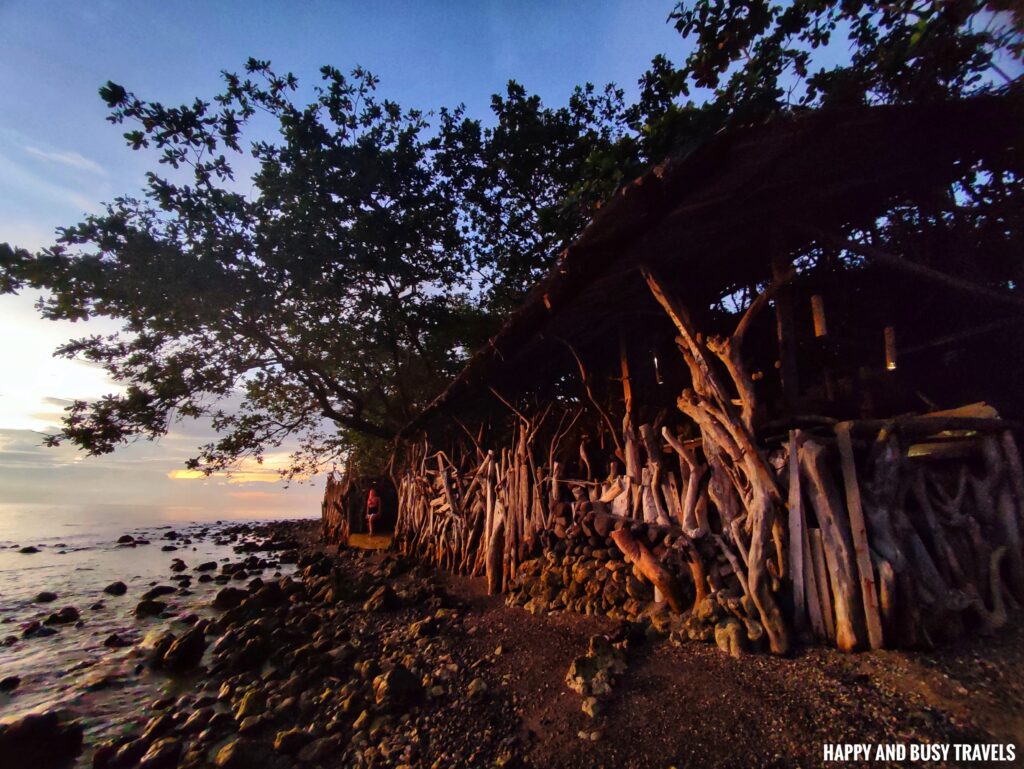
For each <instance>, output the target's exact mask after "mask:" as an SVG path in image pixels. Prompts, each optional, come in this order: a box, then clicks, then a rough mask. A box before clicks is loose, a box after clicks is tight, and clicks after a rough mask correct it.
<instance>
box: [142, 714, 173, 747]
mask: <svg viewBox="0 0 1024 769" xmlns="http://www.w3.org/2000/svg"><path fill="white" fill-rule="evenodd" d="M175 720H176V719H175V717H174V714H173V713H171V712H170V711H167V712H165V713H161V714H160V715H158V716H153V718H151V719H149V721H147V722H146V728H145V729H143V730H142V734H141V736H140V737H139V739H140V740H142V741H143V742H145V743H146V744H147V745H148V744H150V743H151V742H152V741H153V740H155V739H157V738H158V737H163V736H164V735H165V734H167V733H168V732H170V731H171V729H173V728H174V723H175Z"/></svg>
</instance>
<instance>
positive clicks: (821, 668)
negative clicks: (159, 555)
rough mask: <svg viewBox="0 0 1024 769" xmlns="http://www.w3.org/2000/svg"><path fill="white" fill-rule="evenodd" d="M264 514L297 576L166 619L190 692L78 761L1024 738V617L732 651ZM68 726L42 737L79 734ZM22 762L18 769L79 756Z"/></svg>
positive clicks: (676, 750)
mask: <svg viewBox="0 0 1024 769" xmlns="http://www.w3.org/2000/svg"><path fill="white" fill-rule="evenodd" d="M258 527H259V529H260V533H259V534H258V535H255V534H254V537H260V538H264V539H265V541H264V542H263V543H262V544H260V543H252V544H250V545H247V547H252V548H256V547H270V548H272V549H270V550H265V551H258V552H259V553H262V554H264V555H267V556H268V557H267V558H266V561H267V562H268V563H272V562H273V561H274V558H273V554H274V553H275V552H277V553H280V552H283V551H284V548H282V547H281V543H283V542H288V541H291V542H292V543H294V548H293V549H294V550H295V551H296V553H297V556H298V557H297V560H298V564H297V566H296V572H295V575H294V577H292V576H288V575H284V576H282V577H280V578H277V579H275V578H272V577H271V576H270V573H268V574H265V575H264V577H262V578H259V579H260V580H261V581H260V582H258V583H257V582H252V581H251V580H250V579H248V577H249V575H248V573H247V574H246V579H240V580H235V579H233V578H232V579H229V580H222V582H224V583H225V584H224V585H222V586H220V588H221V592H223V595H222V597H221V599H220V601H219V603H218V605H219V606H221V607H223V608H219V609H217V610H215V611H212V612H209V613H208V616H202V617H201V616H199V615H198V613H196V612H195V609H197V608H199V607H195V606H193V607H192V609H193V613H194V614H196V616H195V619H194V621H193V622H192V623H191V624H187V623H186V624H183V623H181V622H175V620H174V619H172V618H166V619H164V620H157V621H154V622H153V628H154V629H155V630H159V631H160V632H159V633H157V634H156V635H157V637H158V638H159V637H160V633H165V632H167V631H170V632H172V633H174V639H173V641H169V640H168V638H167V636H166V635H165V636H163V637H162V640H160V641H159V643H153V644H151V645H149V646H148V647H147V649H146V651H145V654H146V660H145V662H144V663H143V664H145V665H147V666H151V665H154V664H156V665H157V667H163V668H165V669H164V670H162V671H154V672H151V673H149V674H150V675H152V676H153V677H154V680H161V679H162V680H163V681H165V682H166V683H173V684H175V685H176V686H177V687H178V689H179V690H180V694H179V695H177V696H173V697H172V696H161V697H159V698H152V699H148V700H147V701H146V702H144V703H142V702H138V703H136V708H135V710H136V715H135V718H134V719H133V721H132V726H131V728H129V729H127V730H126V731H125V733H124V734H121V735H119V736H117V737H115V738H110V739H107V740H106V741H105V742H104V744H100V745H97V744H96V743H95V742H94V741H92V740H91V739H89V738H87V739H86V744H85V746H84V750H83V751H82V752H81V754H80V755H79V757H78V763H77V765H78V766H94V767H96V768H97V769H103V768H106V769H120V768H121V767H125V768H127V767H135V766H142V767H145V768H146V769H175V768H176V767H181V768H182V769H184V768H185V767H207V766H217V767H221V769H234V767H245V769H259V768H260V767H268V768H273V769H277V768H280V769H286V767H293V766H303V767H305V766H324V767H333V766H359V767H398V766H401V767H438V769H440V768H441V767H448V766H465V767H481V766H482V767H492V766H501V767H512V766H522V767H538V769H539V768H540V767H572V768H575V767H581V768H582V767H590V766H600V765H603V766H607V767H612V766H616V767H618V766H623V767H632V766H636V767H645V769H646V767H653V766H669V765H678V766H690V765H701V766H719V767H732V766H761V765H773V766H783V767H785V766H797V765H799V766H817V765H820V764H821V763H822V756H823V752H822V751H823V747H824V746H825V745H826V744H832V743H843V742H855V743H872V744H882V743H917V742H922V743H923V742H931V743H971V744H987V743H1006V742H1015V743H1016V744H1021V739H1022V737H1024V699H1022V698H1024V687H1022V686H1020V682H1021V676H1022V674H1021V673H1020V672H1019V671H1020V670H1021V665H1020V663H1021V662H1022V657H1024V627H1022V624H1021V621H1020V617H1019V616H1016V617H1014V618H1013V620H1012V622H1011V626H1008V627H1007V628H1005V629H1004V630H1003V631H1002V632H1001V633H1000V634H999V636H997V637H996V638H990V639H978V640H971V641H964V642H961V643H958V644H955V645H951V646H948V647H943V648H941V649H938V650H936V651H933V652H928V653H923V652H893V651H884V652H874V653H865V654H856V655H843V654H841V653H838V652H836V651H834V650H829V649H822V648H807V649H802V650H799V651H798V652H796V653H795V654H794V655H792V656H790V657H783V658H780V657H772V656H768V655H745V656H743V657H741V658H739V659H734V658H732V657H728V656H727V655H724V654H722V653H721V652H719V651H718V650H717V649H716V648H715V647H714V646H713V645H706V644H700V643H686V644H683V645H679V646H677V645H674V644H673V643H671V642H669V641H668V640H667V639H665V638H662V637H660V636H659V635H658V634H657V633H656V632H655V631H654V630H653V629H650V628H645V627H644V626H643V625H640V624H636V623H625V622H617V621H613V620H609V619H608V618H605V617H596V616H585V615H579V614H571V613H555V614H544V615H540V616H534V615H532V614H529V613H527V612H526V611H523V610H522V609H519V608H515V607H509V606H506V605H505V603H504V600H503V597H501V596H497V597H489V596H487V595H486V590H485V585H484V584H483V582H482V580H481V579H471V578H464V577H452V576H450V575H445V574H440V573H438V572H435V571H434V570H432V569H429V568H425V567H423V566H420V565H416V564H414V563H413V562H412V561H410V560H409V559H406V558H404V557H402V556H400V555H397V554H395V553H393V552H369V551H361V550H351V549H342V550H341V551H340V553H338V554H337V555H334V554H333V553H328V549H327V548H326V547H325V546H323V545H322V544H321V543H320V542H319V533H320V525H319V522H318V521H315V520H309V519H306V520H300V521H282V522H273V523H266V524H259V525H258ZM330 550H331V551H333V550H334V548H330ZM254 554H255V553H253V552H250V553H245V552H242V553H238V554H237V556H236V558H233V559H231V561H232V562H233V563H238V562H243V561H244V560H245V558H247V557H251V556H253V555H254ZM237 568H238V567H237V566H234V565H231V566H229V567H228V569H229V570H232V569H237ZM222 573H223V572H222ZM271 573H272V570H271ZM224 591H226V592H224ZM151 635H153V634H152V633H151ZM602 636H603V637H604V638H605V640H601V638H600V637H602ZM595 638H597V639H598V640H597V641H595V640H594V639H595ZM156 640H157V639H154V641H156ZM172 644H177V646H176V647H174V646H172ZM172 648H173V649H176V651H175V652H174V653H173V654H170V656H168V653H169V652H170V651H171V650H172ZM588 650H589V653H588ZM197 652H198V653H197ZM581 660H583V662H581ZM588 660H589V662H588ZM595 661H596V663H597V664H598V665H599V666H600V665H602V664H605V662H606V661H607V671H608V673H607V675H606V679H607V682H608V683H609V688H610V691H609V692H606V693H601V694H600V696H596V697H593V699H594V702H588V699H590V697H589V695H592V694H593V693H594V692H593V691H592V690H593V689H594V688H595V683H594V681H595V680H596V679H593V680H591V679H587V680H584V679H585V678H586V676H584V675H582V673H581V676H580V677H579V678H577V679H575V680H574V681H570V682H569V683H567V680H566V677H567V673H568V672H569V671H570V668H572V669H573V670H574V671H576V672H580V671H583V670H584V668H586V667H587V666H588V665H591V663H593V662H595ZM168 668H169V669H168ZM147 670H148V668H147ZM602 680H604V679H602ZM587 711H589V712H591V713H593V715H588V712H587ZM0 717H2V711H0ZM61 723H64V721H63V720H62V721H59V722H58V723H57V724H51V725H50V729H51V737H50V739H49V740H48V741H45V742H40V741H39V740H40V738H39V737H38V736H35V737H32V739H31V740H29V742H28V743H27V744H28V745H29V746H31V745H33V744H34V745H36V746H37V747H38V746H40V745H43V746H45V745H50V746H59V745H61V744H62V743H61V742H60V740H59V739H55V736H56V735H59V734H61V733H62V732H61V731H60V730H61V728H62V727H61ZM10 731H11V729H10V727H8V728H7V730H6V734H3V733H0V745H3V744H5V743H4V741H5V740H7V743H6V744H7V745H11V744H12V743H11V735H10ZM66 731H67V728H66V727H64V732H66ZM73 731H74V729H73V728H72V732H73ZM15 736H17V735H15ZM71 736H72V741H73V735H71ZM25 749H26V750H27V749H28V748H25ZM67 749H70V748H67ZM9 755H21V756H22V760H23V764H18V762H17V759H16V760H15V763H14V764H13V767H14V769H18V767H19V766H21V765H25V766H31V769H46V767H48V766H58V765H60V764H59V763H54V762H51V763H46V759H45V757H43V758H40V757H39V756H38V755H37V756H35V757H34V758H31V760H29V758H28V754H27V753H25V752H24V750H23V751H22V753H19V754H10V753H9ZM930 765H934V766H941V765H946V764H944V763H943V762H942V761H939V762H937V763H933V764H930Z"/></svg>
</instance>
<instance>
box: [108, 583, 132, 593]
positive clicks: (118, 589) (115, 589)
mask: <svg viewBox="0 0 1024 769" xmlns="http://www.w3.org/2000/svg"><path fill="white" fill-rule="evenodd" d="M103 592H104V593H106V594H107V595H124V594H125V593H127V592H128V586H127V585H126V584H124V582H111V583H110V584H109V585H107V586H106V587H105V588H103Z"/></svg>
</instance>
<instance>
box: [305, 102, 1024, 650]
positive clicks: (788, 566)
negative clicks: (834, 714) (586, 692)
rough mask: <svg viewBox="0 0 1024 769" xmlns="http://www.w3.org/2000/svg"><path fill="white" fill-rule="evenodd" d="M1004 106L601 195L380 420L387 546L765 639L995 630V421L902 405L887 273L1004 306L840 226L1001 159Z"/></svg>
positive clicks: (930, 291) (1004, 459) (720, 149)
mask: <svg viewBox="0 0 1024 769" xmlns="http://www.w3.org/2000/svg"><path fill="white" fill-rule="evenodd" d="M1022 116H1024V112H1022V110H1021V102H1020V100H1019V99H1017V98H1010V97H988V98H984V99H976V100H970V101H964V102H955V103H946V104H936V105H932V106H927V107H920V106H915V107H875V108H863V109H857V110H850V111H833V112H822V113H815V114H811V115H808V116H805V117H801V118H798V119H788V120H778V121H775V122H773V123H770V124H767V125H759V126H751V127H749V128H745V129H742V130H735V131H730V132H728V133H723V134H721V135H719V136H717V137H715V138H714V139H713V140H712V141H710V142H707V143H705V144H704V145H702V146H701V147H698V148H697V149H695V150H693V151H691V152H690V153H689V154H687V155H686V156H684V157H679V158H674V159H672V160H670V161H668V162H666V163H665V164H663V165H662V166H659V167H658V168H656V169H655V170H654V171H652V172H651V173H649V174H648V175H646V176H645V177H643V178H642V179H640V180H638V181H636V182H635V183H633V184H631V185H629V186H627V187H626V188H624V189H623V190H622V191H620V193H619V194H617V195H616V196H615V198H614V199H613V200H611V201H610V202H609V203H608V204H607V205H606V206H605V207H604V208H603V209H602V210H601V211H600V212H599V213H598V214H597V216H596V217H595V218H594V220H593V222H592V223H591V224H590V226H588V228H587V229H586V230H585V231H584V233H583V234H582V235H581V237H580V238H579V239H578V240H577V241H576V242H575V243H574V244H573V245H571V246H570V247H569V248H568V249H566V250H565V252H563V253H562V254H561V255H560V258H559V260H558V263H557V265H556V266H555V268H554V269H553V270H552V272H551V273H550V275H549V276H548V277H547V278H546V279H545V280H543V281H542V282H541V283H540V284H539V285H538V286H537V288H536V289H535V291H534V292H533V293H532V294H531V295H530V297H529V298H528V300H527V302H526V303H525V304H524V306H523V307H522V308H521V309H520V310H519V311H518V312H517V313H516V314H515V315H514V316H513V317H512V318H511V319H510V320H509V321H508V323H507V324H506V325H505V326H504V328H503V329H502V330H501V332H500V333H499V334H498V335H497V336H496V337H494V338H493V339H492V340H491V342H490V343H489V344H488V345H487V346H486V347H485V348H484V349H482V350H480V351H479V352H478V353H477V354H476V355H474V356H473V358H472V359H471V360H470V362H469V364H468V365H467V367H466V369H465V370H464V371H463V373H462V374H461V375H460V376H459V377H458V378H457V379H456V380H455V381H454V382H453V383H452V384H451V385H450V386H449V387H448V388H447V390H445V392H444V393H442V394H441V395H440V396H439V397H438V398H437V399H436V400H435V401H434V402H433V403H432V404H431V405H430V407H429V408H427V409H426V410H425V412H424V413H423V414H422V415H421V416H420V417H419V418H418V419H417V420H415V421H414V422H413V423H412V424H410V425H409V426H408V427H407V428H406V430H405V431H404V433H403V435H402V437H401V439H400V441H399V444H398V446H397V448H396V457H395V461H394V463H393V468H394V478H393V480H394V484H395V487H396V488H397V492H398V521H397V526H396V531H395V536H396V545H397V547H399V548H400V549H401V550H402V551H404V552H406V553H408V554H412V555H415V556H416V557H418V558H420V559H423V560H425V561H428V562H430V563H433V564H436V565H437V566H439V567H442V568H445V569H448V570H451V571H453V572H457V573H461V574H473V575H486V577H487V582H488V586H489V589H490V590H491V591H493V592H499V591H507V592H509V593H510V594H513V598H512V599H510V600H516V601H517V602H519V603H524V602H525V603H526V604H528V607H529V608H537V607H539V608H540V609H542V610H547V609H552V608H564V609H575V610H587V611H591V610H600V611H607V612H608V613H610V614H613V616H620V615H624V616H633V615H636V614H641V613H648V614H650V613H651V612H658V611H662V613H664V612H663V610H661V609H659V605H660V604H661V603H662V602H664V604H665V605H667V607H668V609H667V611H668V614H669V615H670V624H671V625H672V627H674V628H675V629H676V632H678V633H679V634H680V635H684V636H688V637H690V638H711V637H712V636H714V635H718V634H719V632H722V633H725V632H726V631H728V630H729V628H732V627H740V628H742V629H743V633H744V634H745V640H744V643H747V644H749V645H752V646H760V645H764V646H767V648H769V649H770V650H771V651H772V652H775V653H785V652H786V651H787V650H788V649H789V648H790V647H791V645H792V644H793V641H794V638H795V637H797V636H801V635H802V636H807V637H810V638H814V639H816V640H818V641H821V642H825V643H831V644H834V645H836V646H837V647H839V648H840V649H843V650H847V651H849V650H854V649H864V648H879V647H882V646H899V645H926V644H929V643H931V642H932V641H933V640H936V639H939V638H942V637H948V636H951V635H956V634H959V633H962V632H969V631H981V632H989V631H992V630H995V629H996V628H998V627H999V626H1000V625H1001V624H1002V623H1003V622H1004V621H1005V618H1006V610H1007V606H1008V605H1010V606H1014V605H1016V604H1019V603H1020V602H1021V601H1024V551H1022V546H1021V533H1020V532H1021V527H1022V526H1024V474H1022V470H1021V460H1020V455H1019V452H1018V449H1017V445H1016V442H1015V439H1014V436H1013V425H1012V424H1011V423H1009V422H1007V421H1004V420H1002V419H1000V418H999V416H998V415H997V413H996V411H995V410H994V409H992V408H990V407H988V406H986V405H984V404H977V403H975V404H974V405H971V406H969V407H966V408H963V409H961V410H947V411H939V410H938V409H936V408H930V409H929V408H928V407H927V406H925V403H926V402H928V397H927V394H926V393H921V388H924V389H925V390H927V389H928V387H927V382H920V381H916V380H919V379H920V378H921V374H922V372H925V373H927V371H928V368H927V366H924V368H920V367H918V368H915V366H914V365H913V363H914V362H913V361H910V364H911V365H908V366H906V367H905V366H904V364H903V361H902V359H900V358H897V352H898V349H899V348H898V344H899V341H898V339H899V338H898V337H897V332H898V331H900V333H901V334H902V333H903V332H902V331H901V329H904V330H909V331H910V332H912V333H910V334H909V338H912V337H913V336H914V335H918V336H920V335H921V334H922V333H926V332H927V331H928V329H927V328H926V325H927V324H921V323H917V324H911V323H910V322H908V321H906V320H905V319H906V317H907V316H906V311H905V309H904V310H901V309H900V308H901V307H902V306H903V305H902V304H901V300H900V296H901V295H902V296H903V297H906V291H907V287H908V286H911V287H912V290H913V291H914V294H913V296H914V301H915V303H916V305H917V306H918V307H925V308H927V307H934V306H936V305H940V306H943V307H945V308H951V307H954V306H956V307H962V308H963V312H962V313H961V314H958V313H956V312H954V313H953V314H952V317H951V318H949V322H950V323H952V324H953V327H954V328H955V327H957V326H959V325H962V324H964V323H975V324H976V325H978V326H984V325H985V324H988V325H990V326H992V325H993V324H1000V323H1002V324H1004V326H1000V328H1005V327H1007V326H1006V324H1009V325H1012V324H1013V323H1015V322H1016V321H1017V320H1019V318H1020V314H1021V308H1022V307H1024V298H1022V297H1021V294H1020V293H1019V292H1011V291H1009V290H997V289H993V288H991V287H986V286H982V285H980V284H974V283H972V282H970V281H968V280H963V279H961V278H954V277H952V276H951V275H949V274H947V273H945V272H943V271H941V270H939V269H935V268H933V267H926V266H922V265H921V264H919V263H918V262H916V261H915V262H912V261H908V260H904V259H902V258H901V257H898V256H895V255H891V254H888V253H885V252H882V251H879V249H877V248H875V247H874V246H872V245H870V244H868V242H867V240H866V239H862V240H859V241H857V242H851V241H850V240H848V237H849V236H848V234H849V233H851V232H854V231H859V232H870V231H871V227H872V225H873V224H874V223H875V222H877V221H878V219H879V217H882V216H884V215H885V213H886V211H888V210H891V208H892V207H893V206H895V205H902V204H903V203H904V202H905V201H908V200H919V199H923V198H926V197H927V196H928V195H930V194H932V193H933V192H934V190H935V189H936V188H940V189H941V188H944V187H946V188H948V185H949V184H950V183H951V182H952V181H953V180H954V179H956V178H959V177H961V176H962V175H963V173H964V170H963V169H964V168H965V167H970V166H971V164H975V163H979V162H998V163H999V164H1003V165H1008V166H1009V167H1013V168H1016V169H1020V168H1021V166H1022V165H1024V164H1022V163H1021V157H1020V154H1019V148H1018V142H1019V136H1017V135H1016V134H1017V131H1016V129H1015V128H1014V127H1015V126H1017V125H1020V124H1021V123H1020V118H1021V117H1022ZM840 257H842V258H844V259H846V260H847V262H845V265H846V266H845V267H844V269H843V271H841V272H837V271H836V270H830V269H828V265H829V263H830V260H831V261H834V260H837V259H839V258H840ZM851 258H852V259H860V260H863V261H862V263H860V264H853V266H852V267H851V266H850V263H849V260H850V259H851ZM836 275H840V278H839V279H838V280H837V279H835V276H836ZM830 281H831V282H830ZM875 292H877V293H875ZM972 295H973V296H974V297H975V298H976V297H979V296H985V297H987V299H988V301H987V302H984V303H979V302H966V303H964V302H961V303H960V304H957V301H958V298H959V297H962V296H967V297H970V296H972ZM858 302H860V303H863V304H865V305H866V304H867V303H872V306H874V307H876V308H877V307H879V306H882V305H885V306H892V307H893V308H895V309H893V311H892V312H891V313H890V314H886V313H884V312H881V313H880V312H874V313H861V314H858V313H857V312H856V306H857V304H858ZM880 303H881V304H880ZM826 311H829V312H830V314H829V315H828V316H827V317H826ZM950 312H951V311H950V310H948V309H947V311H946V315H947V316H948V315H949V313H950ZM999 313H1002V314H999ZM1007 313H1009V314H1007ZM975 316H976V317H975ZM936 323H937V325H936V330H941V323H939V322H936ZM865 340H875V343H874V344H871V345H865ZM948 379H949V376H948V372H947V377H946V378H945V379H943V380H942V384H943V386H947V385H950V383H949V381H948ZM968 379H970V377H969V376H968V375H966V374H964V375H963V376H962V377H961V381H962V382H967V380H968ZM964 389H965V391H966V393H967V394H968V395H971V394H973V393H974V391H973V390H972V389H971V388H970V387H966V388H964ZM950 392H951V393H952V394H950ZM908 394H909V395H908ZM943 394H944V396H945V397H951V398H952V397H956V396H957V393H956V388H955V387H953V388H952V390H951V391H949V392H947V390H945V389H944V390H943ZM908 398H909V400H908ZM908 403H910V404H913V403H916V404H917V406H918V408H917V409H911V408H908ZM1000 405H1003V404H1000ZM914 411H918V412H924V413H914ZM929 411H930V412H931V413H928V412H929ZM336 488H337V487H335V486H331V485H329V487H328V496H329V497H330V495H331V494H332V493H335V490H336ZM330 503H331V504H337V503H336V502H334V501H331V502H330ZM325 504H327V502H325ZM515 596H519V597H515Z"/></svg>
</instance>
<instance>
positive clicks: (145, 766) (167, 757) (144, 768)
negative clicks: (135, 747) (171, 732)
mask: <svg viewBox="0 0 1024 769" xmlns="http://www.w3.org/2000/svg"><path fill="white" fill-rule="evenodd" d="M180 759H181V740H179V739H178V738H177V737H164V738H163V739H162V740H157V741H156V742H154V743H153V744H152V745H151V746H150V748H149V750H147V751H146V754H145V755H144V756H143V757H142V760H141V761H139V764H138V769H175V767H177V765H178V761H179V760H180Z"/></svg>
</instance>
